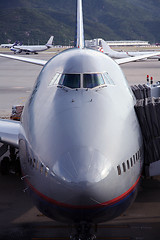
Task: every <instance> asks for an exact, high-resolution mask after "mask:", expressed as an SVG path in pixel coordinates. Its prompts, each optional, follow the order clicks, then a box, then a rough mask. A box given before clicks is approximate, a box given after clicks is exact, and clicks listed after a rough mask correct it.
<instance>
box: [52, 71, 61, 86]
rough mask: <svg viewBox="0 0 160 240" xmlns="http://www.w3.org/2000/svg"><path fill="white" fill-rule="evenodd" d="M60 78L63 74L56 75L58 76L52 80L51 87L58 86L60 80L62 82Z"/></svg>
mask: <svg viewBox="0 0 160 240" xmlns="http://www.w3.org/2000/svg"><path fill="white" fill-rule="evenodd" d="M60 77H61V74H60V73H56V75H55V76H54V77H53V78H52V80H51V82H50V84H49V86H52V85H57V84H58V82H59V80H60Z"/></svg>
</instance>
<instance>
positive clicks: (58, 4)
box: [0, 0, 160, 45]
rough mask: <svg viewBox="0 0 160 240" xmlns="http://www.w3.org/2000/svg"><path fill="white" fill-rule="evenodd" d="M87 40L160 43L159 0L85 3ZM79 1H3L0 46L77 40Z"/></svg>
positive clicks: (64, 42)
mask: <svg viewBox="0 0 160 240" xmlns="http://www.w3.org/2000/svg"><path fill="white" fill-rule="evenodd" d="M83 8H84V24H85V38H86V39H91V38H97V37H102V38H104V39H106V40H122V39H125V40H134V39H137V40H148V41H151V42H159V41H160V31H159V26H160V19H159V12H160V1H159V0H121V1H117V0H83ZM75 9H76V0H67V1H66V0H58V1H57V0H38V1H37V0H1V1H0V29H1V31H0V43H2V42H3V43H4V42H7V41H8V40H9V39H10V40H11V41H12V42H13V41H15V40H21V41H23V42H24V43H26V44H27V43H30V44H37V43H38V42H39V43H45V42H46V41H47V40H48V38H49V36H50V35H54V36H55V39H54V41H55V44H67V45H68V44H70V43H72V42H73V40H74V33H75V20H76V13H75Z"/></svg>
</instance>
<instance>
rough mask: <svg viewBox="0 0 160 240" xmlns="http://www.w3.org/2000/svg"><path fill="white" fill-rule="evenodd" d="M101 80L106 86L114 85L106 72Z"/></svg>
mask: <svg viewBox="0 0 160 240" xmlns="http://www.w3.org/2000/svg"><path fill="white" fill-rule="evenodd" d="M103 78H104V80H105V83H106V84H109V85H115V84H114V82H113V80H112V78H111V77H110V76H109V74H108V73H107V72H104V73H103Z"/></svg>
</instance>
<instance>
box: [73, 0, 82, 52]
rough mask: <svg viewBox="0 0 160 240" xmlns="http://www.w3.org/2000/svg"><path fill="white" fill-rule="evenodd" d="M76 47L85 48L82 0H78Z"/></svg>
mask: <svg viewBox="0 0 160 240" xmlns="http://www.w3.org/2000/svg"><path fill="white" fill-rule="evenodd" d="M75 47H77V48H84V28H83V10H82V0H77V29H76V41H75Z"/></svg>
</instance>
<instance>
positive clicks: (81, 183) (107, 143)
mask: <svg viewBox="0 0 160 240" xmlns="http://www.w3.org/2000/svg"><path fill="white" fill-rule="evenodd" d="M76 35H77V38H76V44H75V48H73V49H69V50H66V51H63V52H61V53H60V54H58V55H57V56H55V57H53V58H52V59H50V60H49V61H48V62H47V61H44V60H38V59H31V58H26V57H19V56H11V55H5V54H0V56H1V57H7V58H12V59H16V60H19V61H24V62H28V63H33V64H39V65H42V66H44V67H43V69H42V71H41V73H40V75H39V77H38V79H37V81H36V84H35V87H34V89H33V92H32V94H31V96H30V98H29V99H28V101H27V103H26V105H25V107H24V110H23V114H22V118H21V122H16V121H11V120H0V141H1V142H3V143H7V144H9V145H12V146H14V147H15V148H18V149H19V155H20V162H21V168H22V174H23V179H24V180H25V182H26V185H27V189H28V190H27V191H28V192H29V193H30V194H31V197H32V198H33V200H34V202H35V204H36V206H37V207H38V209H39V210H40V211H41V212H42V213H43V214H45V215H46V216H48V217H50V218H52V219H54V220H57V221H60V222H65V223H66V222H67V223H71V224H75V225H76V226H77V227H78V232H77V235H76V236H75V237H73V239H92V236H90V227H91V225H92V224H97V223H101V222H104V221H107V220H110V219H113V218H115V217H117V216H119V215H121V214H122V213H123V212H124V211H125V210H126V209H127V208H128V206H129V205H130V204H131V203H132V202H133V201H134V199H135V196H136V192H137V186H138V182H139V180H140V175H141V170H142V166H143V155H144V154H143V140H142V135H141V129H140V126H139V123H138V120H137V116H136V113H135V110H134V104H135V98H134V96H133V94H132V92H131V90H130V88H129V87H128V84H127V83H126V79H125V77H124V74H123V72H122V70H121V68H120V67H119V64H123V63H127V62H131V61H135V60H138V59H142V58H146V57H150V56H154V55H156V53H154V54H153V53H152V54H148V55H145V56H139V57H132V58H131V57H129V58H126V59H119V60H116V61H114V60H112V59H111V58H110V57H108V56H106V55H105V54H103V53H101V52H98V51H95V50H92V49H85V47H84V32H83V14H82V0H77V34H76ZM42 109H43V111H42ZM129 166H130V167H129Z"/></svg>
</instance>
